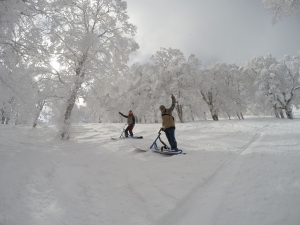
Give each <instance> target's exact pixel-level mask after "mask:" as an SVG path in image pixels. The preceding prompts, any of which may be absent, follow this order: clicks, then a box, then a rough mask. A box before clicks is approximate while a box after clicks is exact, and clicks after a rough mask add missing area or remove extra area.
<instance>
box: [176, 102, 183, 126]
mask: <svg viewBox="0 0 300 225" xmlns="http://www.w3.org/2000/svg"><path fill="white" fill-rule="evenodd" d="M182 108H183V106H182V105H179V104H177V105H176V111H177V114H178V117H179V120H180V122H181V123H183V113H182Z"/></svg>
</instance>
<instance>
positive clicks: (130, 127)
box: [125, 124, 134, 137]
mask: <svg viewBox="0 0 300 225" xmlns="http://www.w3.org/2000/svg"><path fill="white" fill-rule="evenodd" d="M133 127H134V124H131V125H129V126H128V127H127V128H126V130H125V137H128V131H129V134H130V136H133V133H132V129H133Z"/></svg>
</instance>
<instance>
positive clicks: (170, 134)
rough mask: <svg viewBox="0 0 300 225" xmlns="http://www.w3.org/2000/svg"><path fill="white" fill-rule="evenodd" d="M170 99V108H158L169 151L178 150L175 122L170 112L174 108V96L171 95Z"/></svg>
mask: <svg viewBox="0 0 300 225" xmlns="http://www.w3.org/2000/svg"><path fill="white" fill-rule="evenodd" d="M171 98H172V105H171V107H170V108H168V109H167V108H166V107H165V106H164V105H161V106H160V107H159V109H160V111H161V118H162V128H161V129H162V130H163V131H164V132H165V133H166V137H167V139H168V141H169V144H170V146H171V149H173V150H178V148H177V141H176V138H175V120H174V117H173V116H172V111H173V109H174V108H175V103H176V99H175V97H174V95H173V94H172V95H171Z"/></svg>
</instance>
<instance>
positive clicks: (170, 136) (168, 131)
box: [165, 127, 177, 149]
mask: <svg viewBox="0 0 300 225" xmlns="http://www.w3.org/2000/svg"><path fill="white" fill-rule="evenodd" d="M165 133H166V136H167V139H168V141H169V144H170V146H171V149H177V141H176V139H175V127H170V128H167V129H165Z"/></svg>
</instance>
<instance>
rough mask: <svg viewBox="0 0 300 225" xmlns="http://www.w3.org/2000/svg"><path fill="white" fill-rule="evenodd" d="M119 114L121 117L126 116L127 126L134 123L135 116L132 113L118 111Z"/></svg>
mask: <svg viewBox="0 0 300 225" xmlns="http://www.w3.org/2000/svg"><path fill="white" fill-rule="evenodd" d="M120 115H122V116H123V117H125V118H127V124H128V126H130V125H134V124H135V117H134V115H133V114H132V115H128V116H126V115H124V114H123V113H120Z"/></svg>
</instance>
